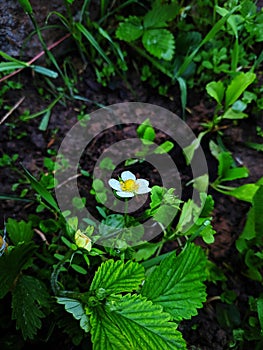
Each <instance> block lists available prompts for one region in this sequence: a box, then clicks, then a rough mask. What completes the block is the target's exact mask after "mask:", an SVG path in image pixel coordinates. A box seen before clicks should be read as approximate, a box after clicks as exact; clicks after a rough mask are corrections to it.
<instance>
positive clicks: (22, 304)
mask: <svg viewBox="0 0 263 350" xmlns="http://www.w3.org/2000/svg"><path fill="white" fill-rule="evenodd" d="M48 299H49V294H48V292H47V289H46V287H45V285H44V284H43V283H42V282H41V281H40V280H38V279H36V278H34V277H32V276H25V275H22V276H20V277H19V279H18V281H17V283H16V287H15V289H14V290H13V298H12V309H13V312H12V319H13V320H16V328H17V329H21V331H22V334H23V338H24V339H27V338H29V339H33V338H34V337H35V335H36V333H37V330H38V329H39V328H41V324H42V322H41V320H40V319H41V318H43V317H45V314H44V313H43V311H42V310H41V307H42V306H44V307H45V306H48Z"/></svg>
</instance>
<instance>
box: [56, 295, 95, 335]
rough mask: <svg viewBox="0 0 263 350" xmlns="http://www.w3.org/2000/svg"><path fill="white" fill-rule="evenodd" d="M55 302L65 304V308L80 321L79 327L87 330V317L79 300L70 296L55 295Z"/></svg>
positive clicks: (88, 328)
mask: <svg viewBox="0 0 263 350" xmlns="http://www.w3.org/2000/svg"><path fill="white" fill-rule="evenodd" d="M56 299H57V302H58V303H59V304H62V305H64V306H65V310H66V311H67V312H69V313H71V314H72V315H73V317H74V318H75V319H76V320H79V321H80V327H81V328H82V329H83V330H84V331H85V332H89V330H90V324H89V318H88V316H87V314H86V313H85V311H84V308H83V306H82V304H81V302H80V301H78V300H76V299H71V298H63V297H57V298H56Z"/></svg>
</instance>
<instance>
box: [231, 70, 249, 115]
mask: <svg viewBox="0 0 263 350" xmlns="http://www.w3.org/2000/svg"><path fill="white" fill-rule="evenodd" d="M255 78H256V74H255V73H251V72H247V73H243V72H241V73H239V74H238V75H237V76H235V77H234V79H233V80H232V81H231V83H230V84H229V86H228V87H227V89H226V106H225V109H227V108H228V107H229V106H231V105H232V104H233V103H234V102H235V101H236V100H237V99H238V98H239V96H240V95H241V94H242V93H243V92H244V91H245V90H246V88H247V87H248V86H249V85H250V84H252V83H253V81H254V80H255Z"/></svg>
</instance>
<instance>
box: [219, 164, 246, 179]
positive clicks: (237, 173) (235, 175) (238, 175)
mask: <svg viewBox="0 0 263 350" xmlns="http://www.w3.org/2000/svg"><path fill="white" fill-rule="evenodd" d="M248 175H249V172H248V169H247V168H246V167H239V168H232V169H228V170H227V171H226V172H225V174H224V177H223V178H222V181H232V180H236V179H243V178H244V177H248Z"/></svg>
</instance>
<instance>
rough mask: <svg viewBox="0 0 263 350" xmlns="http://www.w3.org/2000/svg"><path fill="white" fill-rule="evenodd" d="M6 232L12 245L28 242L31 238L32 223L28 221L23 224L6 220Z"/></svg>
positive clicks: (13, 220)
mask: <svg viewBox="0 0 263 350" xmlns="http://www.w3.org/2000/svg"><path fill="white" fill-rule="evenodd" d="M6 230H7V233H8V235H9V237H10V239H11V240H12V242H13V243H14V245H18V244H19V243H24V242H30V241H31V240H32V238H33V230H32V223H31V222H30V221H29V222H25V221H24V220H22V221H20V222H18V221H16V220H15V219H12V218H8V220H7V224H6Z"/></svg>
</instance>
